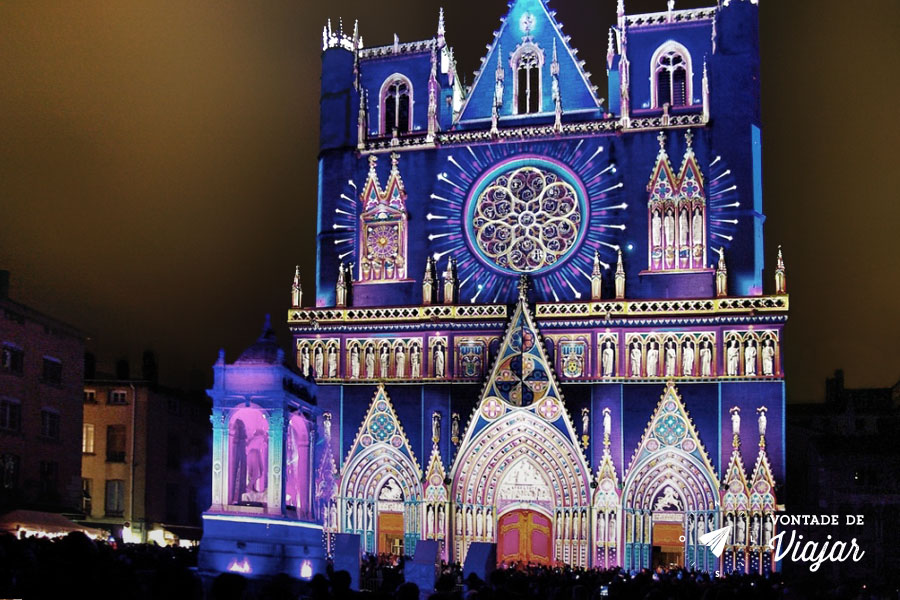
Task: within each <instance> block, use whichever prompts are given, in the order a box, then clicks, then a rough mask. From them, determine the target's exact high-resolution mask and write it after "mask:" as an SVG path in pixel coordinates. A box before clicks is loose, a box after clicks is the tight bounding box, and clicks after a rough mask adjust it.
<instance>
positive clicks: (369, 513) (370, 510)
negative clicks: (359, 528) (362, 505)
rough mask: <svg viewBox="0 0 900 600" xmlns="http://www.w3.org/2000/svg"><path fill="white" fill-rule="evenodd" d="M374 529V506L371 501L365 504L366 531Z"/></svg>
mask: <svg viewBox="0 0 900 600" xmlns="http://www.w3.org/2000/svg"><path fill="white" fill-rule="evenodd" d="M373 529H375V508H374V506H372V503H371V502H369V503H368V504H366V531H372V530H373Z"/></svg>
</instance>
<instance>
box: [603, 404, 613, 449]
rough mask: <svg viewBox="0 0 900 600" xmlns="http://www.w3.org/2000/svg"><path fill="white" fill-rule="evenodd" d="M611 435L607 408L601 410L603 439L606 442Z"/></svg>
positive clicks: (610, 421)
mask: <svg viewBox="0 0 900 600" xmlns="http://www.w3.org/2000/svg"><path fill="white" fill-rule="evenodd" d="M611 433H612V418H611V417H610V411H609V407H607V408H604V409H603V439H604V441H605V440H608V439H609V436H610V434H611Z"/></svg>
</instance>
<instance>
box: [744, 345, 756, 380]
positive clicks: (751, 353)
mask: <svg viewBox="0 0 900 600" xmlns="http://www.w3.org/2000/svg"><path fill="white" fill-rule="evenodd" d="M744 375H748V376H749V375H756V342H754V341H753V340H747V345H746V346H745V347H744Z"/></svg>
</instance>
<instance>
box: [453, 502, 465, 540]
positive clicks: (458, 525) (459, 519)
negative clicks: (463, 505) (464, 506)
mask: <svg viewBox="0 0 900 600" xmlns="http://www.w3.org/2000/svg"><path fill="white" fill-rule="evenodd" d="M454 520H455V521H456V535H462V532H463V529H462V526H463V519H462V511H461V510H460V509H459V507H456V518H455V519H454Z"/></svg>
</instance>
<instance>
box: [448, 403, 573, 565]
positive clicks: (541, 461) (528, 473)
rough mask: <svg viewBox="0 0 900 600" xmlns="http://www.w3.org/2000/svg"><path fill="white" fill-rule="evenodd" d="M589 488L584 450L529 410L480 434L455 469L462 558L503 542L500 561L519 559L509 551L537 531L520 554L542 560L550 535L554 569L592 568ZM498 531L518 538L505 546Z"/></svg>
mask: <svg viewBox="0 0 900 600" xmlns="http://www.w3.org/2000/svg"><path fill="white" fill-rule="evenodd" d="M588 486H589V480H588V470H587V467H586V466H585V465H584V459H583V457H582V456H581V453H580V450H579V449H578V448H576V447H575V446H574V444H573V443H572V442H571V441H570V440H569V439H568V438H567V437H566V436H565V435H563V433H562V432H561V431H560V430H559V429H557V428H556V427H554V426H553V425H552V424H550V423H548V422H547V421H546V420H544V419H542V418H541V417H539V416H537V415H536V414H534V413H532V412H529V411H512V412H510V413H508V414H506V415H505V416H503V417H502V418H499V419H497V420H496V421H494V422H493V423H491V424H489V425H488V426H487V427H485V428H484V429H483V430H481V431H480V432H478V433H477V434H476V435H474V436H473V438H472V440H471V441H470V442H469V443H468V444H466V445H465V448H464V450H463V451H462V453H461V454H460V456H459V457H458V458H457V460H456V462H455V464H454V472H453V483H452V487H451V498H452V499H453V501H454V504H455V506H454V515H453V517H454V520H455V521H454V532H455V535H454V546H453V547H454V554H455V557H456V558H457V560H464V559H465V552H466V549H467V548H468V545H469V543H471V542H473V541H489V542H502V544H503V545H501V546H500V547H499V548H498V559H500V558H501V557H502V556H504V554H505V553H506V554H509V555H512V554H516V552H513V551H511V550H510V551H509V552H507V546H509V549H511V548H513V547H516V548H520V546H518V545H517V544H518V540H519V539H524V538H521V536H522V535H525V534H526V533H528V532H538V533H536V534H535V535H534V536H532V537H530V538H529V540H528V544H526V545H527V546H528V548H526V546H521V548H522V549H523V550H519V551H517V552H518V553H519V554H522V552H523V551H525V552H526V553H528V554H529V555H534V557H535V558H539V557H538V554H540V552H539V551H538V550H537V548H538V547H539V546H540V547H541V548H543V547H542V546H541V544H543V543H545V542H544V539H545V535H544V534H546V535H551V534H552V537H550V540H551V541H550V542H549V548H548V550H551V551H552V553H551V554H550V555H549V558H547V559H546V560H547V561H548V562H550V561H557V560H558V561H564V562H566V563H569V564H573V565H583V566H587V563H588V557H587V554H588V553H587V549H588V547H589V543H588V542H589V537H590V526H589V525H588V522H589V520H590V501H589V498H588V489H589V487H588ZM516 511H522V512H516ZM513 512H516V515H517V516H509V517H506V516H505V515H507V514H510V513H513ZM537 515H544V516H543V517H539V516H537ZM498 516H499V517H502V518H503V520H502V521H498ZM499 526H508V527H509V529H507V532H512V533H510V535H511V536H513V537H511V538H510V539H509V540H505V539H503V538H502V535H503V533H502V532H501V531H500V529H499ZM514 530H515V531H514ZM516 536H519V537H516ZM522 543H523V544H525V542H524V541H523V542H522ZM529 548H530V549H529ZM544 551H546V550H544ZM541 556H547V555H546V554H541ZM541 562H543V561H541Z"/></svg>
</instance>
